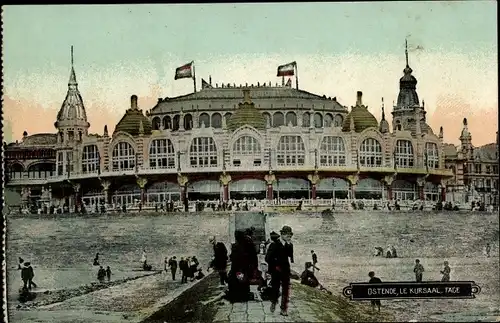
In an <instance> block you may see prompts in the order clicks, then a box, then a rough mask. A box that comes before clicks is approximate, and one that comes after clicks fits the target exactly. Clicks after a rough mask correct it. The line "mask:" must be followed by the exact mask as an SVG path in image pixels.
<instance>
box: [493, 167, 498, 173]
mask: <svg viewBox="0 0 500 323" xmlns="http://www.w3.org/2000/svg"><path fill="white" fill-rule="evenodd" d="M493 174H498V166H493Z"/></svg>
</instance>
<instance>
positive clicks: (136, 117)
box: [114, 95, 152, 136]
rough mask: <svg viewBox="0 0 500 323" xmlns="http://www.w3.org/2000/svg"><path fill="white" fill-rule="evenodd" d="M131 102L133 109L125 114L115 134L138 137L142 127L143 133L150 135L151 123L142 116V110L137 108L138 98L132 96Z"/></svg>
mask: <svg viewBox="0 0 500 323" xmlns="http://www.w3.org/2000/svg"><path fill="white" fill-rule="evenodd" d="M130 100H131V108H130V109H128V110H127V112H125V115H124V116H123V117H122V118H121V120H120V122H118V124H117V125H116V127H115V131H114V133H116V132H118V131H123V132H126V133H128V134H131V135H132V136H138V135H139V133H140V132H141V127H142V132H143V133H144V134H145V135H150V134H151V129H152V126H151V121H149V120H148V118H146V117H145V116H144V115H143V114H142V110H139V109H138V108H137V96H135V95H132V97H131V99H130Z"/></svg>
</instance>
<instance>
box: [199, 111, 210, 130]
mask: <svg viewBox="0 0 500 323" xmlns="http://www.w3.org/2000/svg"><path fill="white" fill-rule="evenodd" d="M198 123H199V127H200V128H201V127H202V125H203V124H204V125H205V128H208V127H210V116H209V115H208V113H202V114H200V119H199V121H198Z"/></svg>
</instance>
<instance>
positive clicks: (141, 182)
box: [136, 177, 148, 206]
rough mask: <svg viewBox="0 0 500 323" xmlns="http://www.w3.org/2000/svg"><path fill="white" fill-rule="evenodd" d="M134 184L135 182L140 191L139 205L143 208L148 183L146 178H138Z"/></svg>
mask: <svg viewBox="0 0 500 323" xmlns="http://www.w3.org/2000/svg"><path fill="white" fill-rule="evenodd" d="M136 182H137V185H138V186H139V188H140V189H141V204H142V205H143V206H144V202H145V201H146V194H145V190H146V184H147V183H148V180H147V178H144V177H138V178H137V180H136Z"/></svg>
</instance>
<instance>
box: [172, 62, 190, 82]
mask: <svg viewBox="0 0 500 323" xmlns="http://www.w3.org/2000/svg"><path fill="white" fill-rule="evenodd" d="M188 77H189V78H192V77H193V62H191V63H188V64H186V65H183V66H181V67H177V68H176V69H175V80H177V79H183V78H188Z"/></svg>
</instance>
